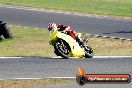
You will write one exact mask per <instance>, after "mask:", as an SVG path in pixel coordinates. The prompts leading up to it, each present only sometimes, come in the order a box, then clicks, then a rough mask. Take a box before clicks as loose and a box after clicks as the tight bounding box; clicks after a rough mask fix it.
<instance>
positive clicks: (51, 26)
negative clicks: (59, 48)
mask: <svg viewBox="0 0 132 88" xmlns="http://www.w3.org/2000/svg"><path fill="white" fill-rule="evenodd" d="M56 28H57V25H56V24H55V23H52V22H51V23H49V24H48V30H49V31H52V30H54V29H56Z"/></svg>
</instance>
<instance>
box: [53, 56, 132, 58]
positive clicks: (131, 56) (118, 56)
mask: <svg viewBox="0 0 132 88" xmlns="http://www.w3.org/2000/svg"><path fill="white" fill-rule="evenodd" d="M52 58H62V57H60V56H56V57H52ZM93 58H132V56H93Z"/></svg>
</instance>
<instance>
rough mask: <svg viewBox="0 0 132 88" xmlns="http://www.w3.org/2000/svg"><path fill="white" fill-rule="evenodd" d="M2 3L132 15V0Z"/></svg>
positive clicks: (7, 0)
mask: <svg viewBox="0 0 132 88" xmlns="http://www.w3.org/2000/svg"><path fill="white" fill-rule="evenodd" d="M0 3H2V4H9V5H20V6H30V7H37V8H45V9H57V10H64V11H73V12H81V13H91V14H101V15H102V14H103V15H115V16H128V17H132V0H0Z"/></svg>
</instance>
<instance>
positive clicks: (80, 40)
mask: <svg viewBox="0 0 132 88" xmlns="http://www.w3.org/2000/svg"><path fill="white" fill-rule="evenodd" d="M76 41H77V42H78V44H79V46H82V45H83V43H84V41H83V40H82V39H81V38H79V37H78V38H76Z"/></svg>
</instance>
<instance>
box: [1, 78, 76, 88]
mask: <svg viewBox="0 0 132 88" xmlns="http://www.w3.org/2000/svg"><path fill="white" fill-rule="evenodd" d="M73 82H75V80H65V79H45V80H3V81H0V88H39V87H47V86H49V85H57V84H66V83H73Z"/></svg>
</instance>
